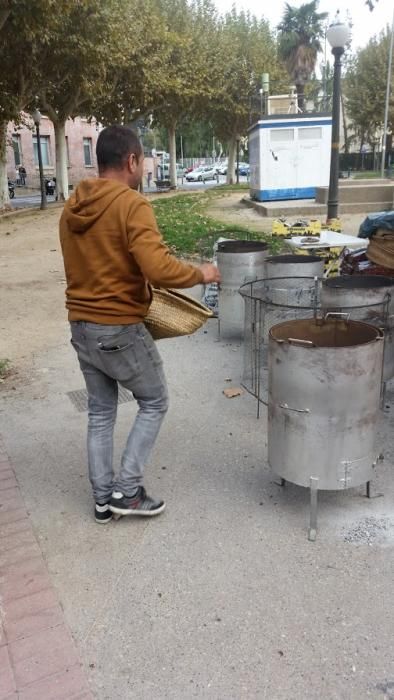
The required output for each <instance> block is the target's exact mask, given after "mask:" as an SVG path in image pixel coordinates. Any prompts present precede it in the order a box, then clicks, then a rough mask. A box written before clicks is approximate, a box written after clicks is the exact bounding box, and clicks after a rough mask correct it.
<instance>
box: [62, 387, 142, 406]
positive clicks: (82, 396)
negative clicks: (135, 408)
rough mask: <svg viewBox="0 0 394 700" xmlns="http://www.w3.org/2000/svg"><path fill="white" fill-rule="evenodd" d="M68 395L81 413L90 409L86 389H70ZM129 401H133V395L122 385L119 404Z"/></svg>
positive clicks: (119, 389)
mask: <svg viewBox="0 0 394 700" xmlns="http://www.w3.org/2000/svg"><path fill="white" fill-rule="evenodd" d="M67 396H68V397H69V399H70V401H71V403H72V404H73V406H74V407H75V408H76V409H77V411H79V413H83V412H84V411H87V410H88V392H87V391H86V389H77V390H76V391H68V392H67ZM128 401H133V395H132V394H131V393H130V392H129V391H127V389H124V388H123V387H122V386H120V387H119V388H118V404H121V403H127V402H128Z"/></svg>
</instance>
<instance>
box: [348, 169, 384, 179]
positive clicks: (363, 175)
mask: <svg viewBox="0 0 394 700" xmlns="http://www.w3.org/2000/svg"><path fill="white" fill-rule="evenodd" d="M380 177H381V175H380V172H378V171H377V170H375V171H374V170H366V171H365V172H363V173H356V174H355V176H354V179H355V180H372V179H375V178H379V179H380Z"/></svg>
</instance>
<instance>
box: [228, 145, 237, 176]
mask: <svg viewBox="0 0 394 700" xmlns="http://www.w3.org/2000/svg"><path fill="white" fill-rule="evenodd" d="M236 150H237V142H236V140H235V136H232V137H231V139H230V141H229V142H228V162H227V179H226V184H227V185H234V183H235V156H236Z"/></svg>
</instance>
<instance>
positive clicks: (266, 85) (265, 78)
mask: <svg viewBox="0 0 394 700" xmlns="http://www.w3.org/2000/svg"><path fill="white" fill-rule="evenodd" d="M261 84H262V88H263V93H264V114H265V115H267V114H268V95H269V91H270V74H269V73H263V75H262V76H261Z"/></svg>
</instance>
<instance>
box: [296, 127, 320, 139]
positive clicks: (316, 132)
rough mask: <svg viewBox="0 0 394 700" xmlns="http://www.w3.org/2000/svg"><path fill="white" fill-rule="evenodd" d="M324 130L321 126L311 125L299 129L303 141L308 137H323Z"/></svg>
mask: <svg viewBox="0 0 394 700" xmlns="http://www.w3.org/2000/svg"><path fill="white" fill-rule="evenodd" d="M321 137H322V130H321V127H320V126H309V127H305V128H304V129H299V131H298V138H299V139H300V140H301V141H303V140H307V139H321Z"/></svg>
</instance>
